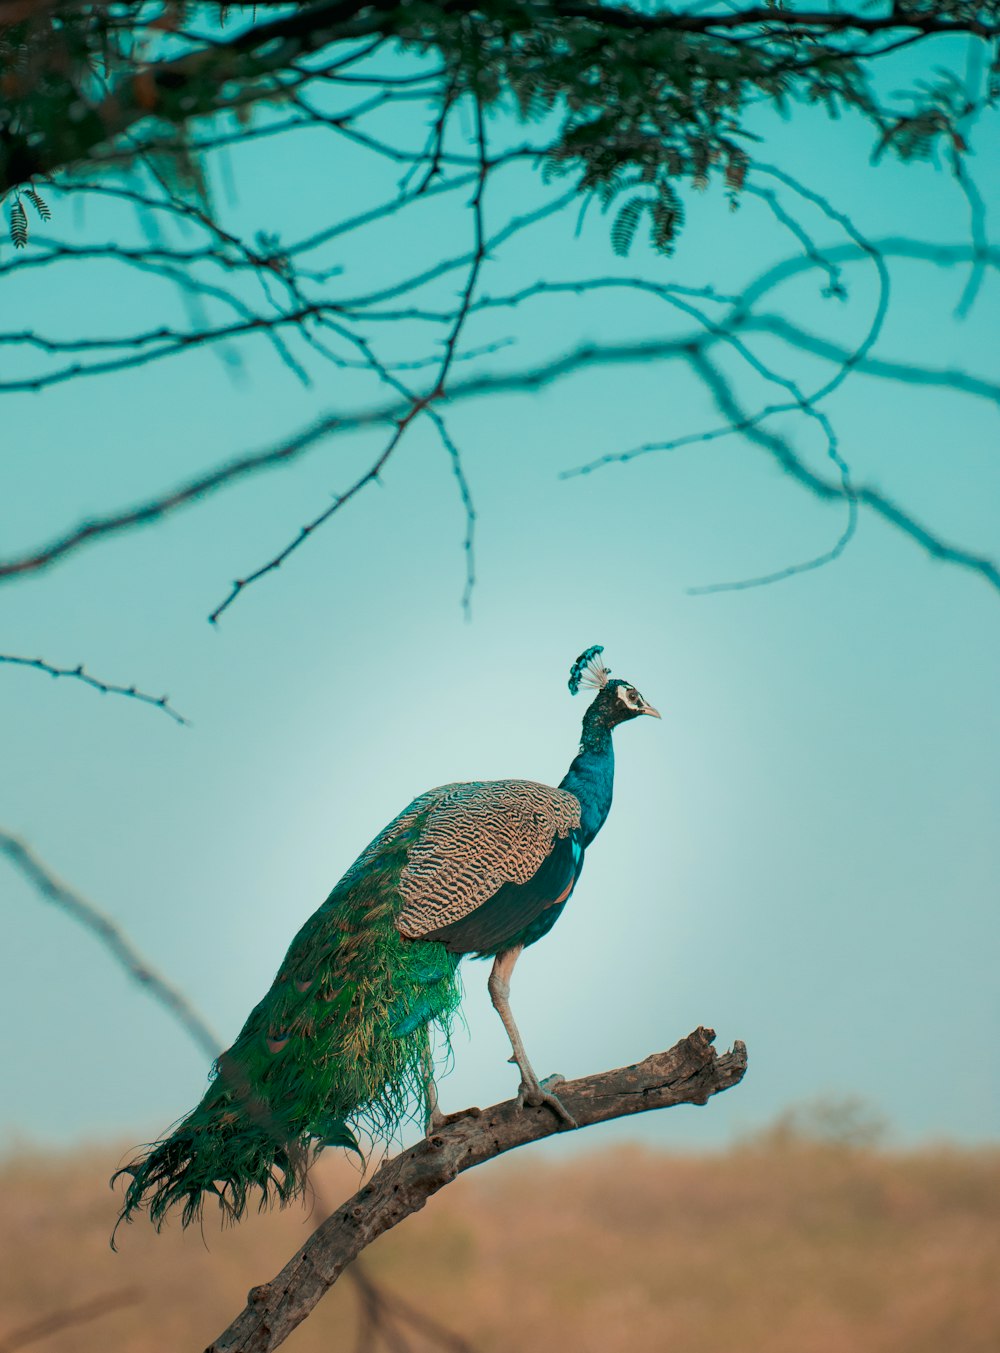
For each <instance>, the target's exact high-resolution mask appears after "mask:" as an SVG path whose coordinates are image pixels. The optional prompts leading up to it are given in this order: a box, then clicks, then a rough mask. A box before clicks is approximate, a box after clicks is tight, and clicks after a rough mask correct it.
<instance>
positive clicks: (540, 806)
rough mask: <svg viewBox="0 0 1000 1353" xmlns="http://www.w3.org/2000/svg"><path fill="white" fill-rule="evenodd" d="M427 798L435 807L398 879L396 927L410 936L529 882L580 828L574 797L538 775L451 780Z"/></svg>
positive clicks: (436, 927)
mask: <svg viewBox="0 0 1000 1353" xmlns="http://www.w3.org/2000/svg"><path fill="white" fill-rule="evenodd" d="M435 795H436V796H437V797H436V798H432V796H435ZM422 798H423V800H425V801H426V800H430V806H429V807H427V806H426V804H425V805H424V807H423V808H422V810H421V811H426V816H425V818H424V820H423V824H422V827H421V829H420V832H419V835H418V836H417V839H416V840H415V841H414V842H413V844H412V845H411V846H410V849H409V852H408V856H407V862H406V865H405V866H404V868H403V871H402V873H401V875H400V881H399V891H400V894H401V896H402V898H403V906H402V910H401V911H400V913H399V916H398V917H397V920H396V925H397V926H398V928H399V931H400V933H401V934H402V935H404V936H406V938H407V939H419V938H421V937H422V936H425V935H429V934H431V933H432V932H434V931H438V930H441V929H442V928H444V927H446V926H452V925H454V924H455V923H456V922H458V921H461V920H462V919H463V918H464V917H466V916H468V915H469V914H470V913H471V912H473V911H475V910H476V908H478V907H480V906H482V904H483V903H484V902H486V901H488V900H489V899H490V898H492V897H493V896H494V895H495V894H496V893H498V892H499V891H500V889H501V888H503V887H504V885H505V884H514V885H519V884H525V883H527V882H528V881H529V880H530V879H532V878H533V877H534V876H535V875H536V874H537V873H538V871H539V869H540V868H541V866H542V865H543V864H544V862H545V861H546V859H547V858H548V856H549V855H550V854H551V853H552V850H553V846H554V845H555V843H556V842H557V841H559V840H561V839H565V838H567V837H569V836H570V834H571V833H572V832H574V831H575V830H576V829H577V828H578V827H579V825H580V801H579V799H577V798H576V796H575V795H573V794H568V793H567V792H566V791H565V790H562V789H553V788H551V787H550V786H549V785H542V784H536V783H535V782H534V781H531V780H490V781H476V782H472V783H470V784H456V785H446V786H444V787H443V789H441V790H431V791H430V794H428V795H424V796H422ZM420 802H421V800H416V801H415V803H414V807H415V806H416V804H417V803H420ZM407 811H409V810H407ZM404 816H405V814H404ZM549 900H550V901H555V896H553V897H552V898H551V899H549ZM537 909H538V908H537V906H536V908H535V910H536V912H537Z"/></svg>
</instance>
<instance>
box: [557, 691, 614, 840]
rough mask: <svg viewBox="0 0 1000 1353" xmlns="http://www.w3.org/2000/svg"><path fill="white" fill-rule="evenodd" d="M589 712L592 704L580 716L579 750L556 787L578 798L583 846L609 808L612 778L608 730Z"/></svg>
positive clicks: (591, 836)
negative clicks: (581, 728)
mask: <svg viewBox="0 0 1000 1353" xmlns="http://www.w3.org/2000/svg"><path fill="white" fill-rule="evenodd" d="M592 714H593V706H591V708H590V709H588V710H587V713H586V714H585V715H584V719H583V735H582V737H581V739H580V750H579V752H578V753H577V754H576V756H575V757H574V758H573V764H572V765H571V766H570V768H569V770H568V771H567V772H566V774H565V776H564V777H563V780H562V783H561V784H560V786H559V788H560V789H566V790H568V791H569V792H570V793H571V794H575V795H576V797H577V798H578V799H579V800H580V827H581V830H582V833H583V844H584V846H589V845H590V843H591V841H593V839H594V837H595V836H596V835H597V833H598V832H599V831H600V830H601V828H602V827H603V826H604V820H605V818H606V817H607V816H608V813H609V812H610V811H611V794H612V790H613V788H614V780H615V751H614V747H613V746H612V745H611V729H610V728H609V727H608V726H607V724H605V723H604V722H603V720H601V719H600V718H599V717H597V716H596V715H595V716H594V717H591V716H592Z"/></svg>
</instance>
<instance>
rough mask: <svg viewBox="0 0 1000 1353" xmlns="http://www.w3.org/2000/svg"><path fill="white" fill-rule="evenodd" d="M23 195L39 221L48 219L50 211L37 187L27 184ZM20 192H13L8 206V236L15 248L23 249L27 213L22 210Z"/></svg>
mask: <svg viewBox="0 0 1000 1353" xmlns="http://www.w3.org/2000/svg"><path fill="white" fill-rule="evenodd" d="M23 196H24V197H26V198H27V199H28V201H29V202H30V203H31V205H32V206H33V207H34V209H35V211H36V212H37V214H38V219H39V220H40V221H50V220H51V219H52V212H51V211H50V210H49V204H48V203H47V202H46V201H45V199H44V197H42V195H41V193H40V192H39V191H38V189H37V188H33V187H31V185H30V184H29V185H28V186H27V187H26V188H25V189H24V193H23ZM21 198H22V194H21V193H15V195H14V200H13V202H12V203H11V207H10V238H11V240H12V241H13V243H14V248H15V249H23V248H24V247H25V246H26V245H27V243H28V235H29V230H28V213H27V212H26V211H25V210H24V203H23V201H22V200H21Z"/></svg>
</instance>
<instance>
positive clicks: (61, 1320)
mask: <svg viewBox="0 0 1000 1353" xmlns="http://www.w3.org/2000/svg"><path fill="white" fill-rule="evenodd" d="M138 1300H139V1293H138V1292H137V1291H136V1290H135V1289H134V1288H125V1289H123V1290H122V1291H121V1292H109V1293H108V1294H107V1295H106V1296H103V1297H94V1298H93V1299H92V1300H91V1301H84V1302H81V1304H80V1305H79V1306H67V1307H66V1308H65V1309H64V1310H61V1311H53V1312H52V1314H51V1315H46V1316H43V1317H42V1318H41V1319H40V1320H34V1321H32V1323H31V1324H30V1325H22V1326H21V1328H20V1329H16V1330H11V1332H10V1334H8V1335H6V1336H5V1337H4V1338H0V1353H15V1350H16V1349H21V1348H27V1347H28V1345H29V1344H37V1343H38V1342H39V1341H40V1340H42V1339H47V1338H48V1337H49V1336H50V1335H52V1334H59V1333H61V1332H62V1331H63V1330H66V1329H75V1328H76V1326H78V1325H84V1324H86V1323H87V1322H88V1321H90V1320H97V1319H99V1317H100V1316H102V1315H107V1314H108V1312H109V1311H119V1310H121V1308H122V1307H123V1306H133V1305H135V1303H136V1302H137V1301H138Z"/></svg>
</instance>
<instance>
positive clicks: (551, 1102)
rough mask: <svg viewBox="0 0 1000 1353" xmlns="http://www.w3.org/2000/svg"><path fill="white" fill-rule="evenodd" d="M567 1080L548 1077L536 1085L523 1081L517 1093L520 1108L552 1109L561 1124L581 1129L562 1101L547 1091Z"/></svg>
mask: <svg viewBox="0 0 1000 1353" xmlns="http://www.w3.org/2000/svg"><path fill="white" fill-rule="evenodd" d="M565 1079H566V1077H565V1076H546V1077H545V1079H544V1080H543V1081H535V1082H534V1084H529V1082H527V1081H522V1082H521V1088H520V1090H519V1091H518V1093H517V1103H518V1107H519V1108H522V1109H523V1108H525V1107H527V1108H530V1109H537V1108H541V1107H543V1106H544V1107H545V1108H547V1109H551V1110H552V1112H553V1113H554V1114H555V1116H556V1117H557V1118H558V1119H559V1120H560V1122H562V1123H565V1124H566V1126H567V1127H570V1128H575V1127H579V1123H577V1121H576V1119H575V1118H574V1117H573V1115H572V1114H571V1113H570V1111H569V1109H567V1108H566V1106H565V1104H564V1103H563V1102H562V1100H561V1099H559V1098H558V1096H557V1095H553V1094H550V1093H549V1091H548V1089H547V1087H548V1086H550V1085H561V1084H562V1083H563V1082H564V1081H565Z"/></svg>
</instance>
